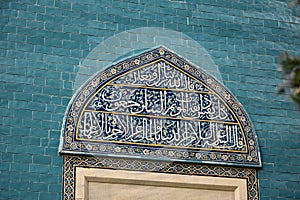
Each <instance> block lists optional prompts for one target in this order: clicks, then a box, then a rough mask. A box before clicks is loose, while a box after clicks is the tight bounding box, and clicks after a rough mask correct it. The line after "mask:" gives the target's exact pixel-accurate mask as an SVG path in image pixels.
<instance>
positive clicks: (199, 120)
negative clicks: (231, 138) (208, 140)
mask: <svg viewBox="0 0 300 200" xmlns="http://www.w3.org/2000/svg"><path fill="white" fill-rule="evenodd" d="M84 111H86V112H99V113H105V114H115V115H129V116H135V117H150V118H158V119H172V120H184V121H195V122H213V123H219V124H238V125H240V123H238V122H228V121H219V120H204V119H194V118H191V117H186V118H176V117H168V116H155V115H146V114H131V113H124V112H107V111H99V110H84Z"/></svg>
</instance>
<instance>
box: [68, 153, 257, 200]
mask: <svg viewBox="0 0 300 200" xmlns="http://www.w3.org/2000/svg"><path fill="white" fill-rule="evenodd" d="M76 167H88V168H103V169H117V170H118V169H119V170H135V171H148V172H149V171H150V172H151V171H152V172H160V173H172V174H185V175H195V176H197V175H199V176H215V177H229V178H243V179H246V180H247V193H248V199H249V200H258V199H259V190H258V179H257V170H256V169H255V168H240V167H231V166H214V165H202V164H201V165H200V164H192V163H178V162H163V161H153V160H140V159H139V160H137V159H125V158H112V157H92V156H73V155H64V169H63V174H64V176H63V177H64V178H63V188H64V189H63V199H64V200H71V199H75V183H76V177H75V173H76Z"/></svg>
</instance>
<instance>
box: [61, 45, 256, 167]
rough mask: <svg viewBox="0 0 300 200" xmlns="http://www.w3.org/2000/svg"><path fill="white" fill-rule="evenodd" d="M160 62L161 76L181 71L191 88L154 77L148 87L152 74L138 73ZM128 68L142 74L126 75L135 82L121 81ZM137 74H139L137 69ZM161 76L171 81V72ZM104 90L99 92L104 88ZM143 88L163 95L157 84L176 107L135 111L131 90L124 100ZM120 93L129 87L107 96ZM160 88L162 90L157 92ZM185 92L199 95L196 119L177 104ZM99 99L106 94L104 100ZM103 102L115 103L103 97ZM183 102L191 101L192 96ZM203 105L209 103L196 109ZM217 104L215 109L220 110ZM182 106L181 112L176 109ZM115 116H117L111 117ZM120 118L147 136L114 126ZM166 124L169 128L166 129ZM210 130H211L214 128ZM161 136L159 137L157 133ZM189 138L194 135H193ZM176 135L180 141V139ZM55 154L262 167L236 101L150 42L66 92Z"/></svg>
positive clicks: (209, 78) (246, 120) (248, 125)
mask: <svg viewBox="0 0 300 200" xmlns="http://www.w3.org/2000/svg"><path fill="white" fill-rule="evenodd" d="M159 65H165V66H163V67H162V68H163V69H164V70H167V71H168V73H165V75H164V78H165V79H167V76H168V75H169V74H173V77H174V79H175V78H176V77H178V76H181V77H182V76H184V79H186V80H188V81H186V83H185V84H186V85H188V84H190V83H192V84H191V85H192V88H190V87H188V86H184V87H183V86H179V87H177V88H176V87H171V86H170V84H169V85H166V86H164V87H160V86H159V84H156V85H155V87H152V85H153V84H152V83H151V81H150V82H149V80H150V79H151V78H148V79H147V78H145V77H146V76H152V75H153V74H154V75H155V76H157V74H159V73H160V72H158V71H155V70H157V68H158V67H159ZM153 66H154V67H153ZM157 66H158V67H157ZM155 67H156V68H155ZM142 70H144V71H142ZM151 70H154V71H153V72H152V71H151ZM149 71H150V73H149ZM134 73H136V74H139V77H142V78H139V80H138V78H136V77H134V78H133V79H134V83H136V84H134V83H132V80H129V81H128V77H133V75H132V74H134ZM141 73H145V74H142V75H140V74H141ZM134 76H136V75H134ZM146 79H147V80H148V82H147V80H146ZM145 80H146V81H145ZM130 81H131V82H130ZM162 81H163V80H162ZM167 81H172V79H170V80H167ZM145 82H146V83H145ZM142 83H143V84H144V85H143V84H142ZM173 85H174V84H173ZM182 85H184V84H182ZM128 88H129V89H128ZM103 91H104V92H105V94H103ZM133 91H134V92H135V93H134V95H130V94H131V93H132V92H133ZM147 91H148V92H149V91H150V93H151V94H150V93H149V96H151V95H152V97H153V96H154V97H153V98H156V99H157V98H160V97H159V96H161V95H162V94H163V93H162V91H163V92H164V95H165V97H164V99H168V100H170V101H173V100H174V99H175V100H176V101H177V102H176V103H177V106H176V107H174V108H172V109H173V111H172V112H173V115H172V113H171V111H170V110H168V112H167V109H165V111H164V114H162V113H163V112H161V113H160V115H159V116H157V115H156V112H157V111H153V108H154V106H153V107H151V108H150V109H149V110H150V111H149V110H148V111H147V112H144V111H143V112H142V111H141V110H142V108H143V109H144V108H145V107H147V105H143V107H142V106H140V107H139V108H138V107H137V106H132V105H128V104H129V103H128V102H129V100H128V99H130V98H132V96H133V97H134V98H135V99H133V100H132V99H130V100H131V102H133V103H135V104H137V103H138V101H140V100H138V98H144V99H145V98H146V97H143V95H147V94H148V93H147ZM125 92H127V93H129V95H128V97H126V98H125V99H121V98H120V99H119V101H117V100H116V99H109V98H111V97H109V96H110V95H113V94H114V93H118V94H121V93H125ZM137 92H138V93H137ZM159 92H161V93H160V94H159ZM140 94H143V95H140ZM101 95H102V96H101ZM105 95H106V96H105ZM139 95H140V96H139ZM172 95H173V96H172ZM189 95H190V96H189ZM197 95H199V96H197ZM103 96H105V97H103ZM180 96H182V101H178V98H179V97H180ZM184 96H189V97H190V98H194V99H197V101H199V102H204V105H199V106H198V107H200V109H201V110H199V108H198V116H197V117H196V118H195V117H194V118H193V117H192V115H191V114H190V113H191V112H189V110H185V108H184V107H183V105H182V104H184V102H185V101H186V100H185V99H184ZM101 98H102V99H101ZM105 98H107V100H106V101H103V99H105ZM186 98H187V97H186ZM109 101H113V102H115V103H114V104H112V103H111V104H109ZM143 101H144V100H143ZM154 101H155V99H151V101H149V102H150V103H153V102H154ZM120 102H123V103H122V106H123V107H122V106H120V105H121V103H120ZM124 102H125V103H124ZM161 102H162V100H161ZM178 102H179V103H178ZM146 104H147V103H146ZM180 104H181V105H180ZM190 104H191V105H192V104H193V102H191V103H190ZM210 104H211V105H212V104H214V106H210V107H209V106H207V105H210ZM104 105H106V106H107V107H106V109H104ZM112 105H118V106H119V107H122V109H114V111H112V110H113V109H112V108H111V106H112ZM178 105H179V106H178ZM193 105H194V104H193ZM155 106H157V105H155ZM167 106H169V107H168V109H169V108H170V107H172V106H173V104H168V105H167ZM180 106H181V107H180ZM196 106H197V105H196ZM201 106H202V107H201ZM206 106H207V107H208V108H205V109H204V110H203V108H204V107H206ZM165 107H166V106H165ZM217 107H219V111H218V112H219V115H215V114H212V113H216V112H215V111H214V112H212V109H215V108H217ZM220 107H222V108H221V109H220ZM108 108H109V109H108ZM125 108H126V109H125ZM134 109H135V110H134ZM138 109H140V110H138ZM137 110H138V111H137ZM174 110H175V111H174ZM220 110H222V113H223V115H225V117H224V116H221V114H220V113H221V111H220ZM184 111H185V112H186V113H184V114H182V113H183V112H184ZM151 112H152V113H151ZM174 112H175V114H174ZM170 113H171V114H170ZM178 113H179V114H178ZM195 113H197V112H195ZM199 113H200V114H199ZM203 113H204V114H203ZM190 115H191V116H190ZM174 116H175V117H174ZM186 116H187V117H186ZM116 120H118V121H117V122H116ZM151 120H152V121H154V122H152V121H151ZM103 122H104V123H106V125H105V126H106V129H105V131H104V130H103V129H104V125H102V126H101V123H103ZM151 123H152V124H154V125H152V127H154V128H152V129H155V131H153V130H150V129H151V128H149V126H150V125H151ZM155 123H163V126H164V127H163V128H162V127H160V126H158V125H157V124H155ZM120 124H121V125H122V126H123V127H124V124H135V125H134V126H133V125H131V126H132V127H131V128H136V129H139V130H141V128H143V129H147V130H146V131H144V135H145V134H148V136H143V138H141V137H142V136H141V133H139V135H138V139H136V138H134V136H133V135H135V134H134V133H133V131H131V132H130V131H128V130H129V127H127V131H126V130H125V129H126V128H123V130H121V128H120ZM144 124H146V125H144ZM117 126H119V127H117ZM147 126H148V128H147ZM167 126H168V127H171V128H166V127H167ZM116 127H117V128H116ZM145 127H146V128H145ZM156 127H160V129H159V130H158V131H157V128H156ZM184 128H185V129H189V128H190V130H188V131H185V132H184V131H183V129H184ZM112 129H114V131H112ZM213 129H215V130H216V131H213ZM108 130H109V131H108ZM130 130H131V129H130ZM149 130H150V131H149ZM191 130H193V133H191V135H190V136H187V135H186V136H184V134H187V132H191ZM202 130H205V131H206V133H201V131H202ZM180 131H181V132H180ZM149 132H160V135H155V136H151V134H152V133H151V134H149ZM130 134H131V135H130ZM163 134H165V135H163ZM176 134H177V136H176ZM128 135H129V136H128ZM149 135H150V137H155V139H154V138H149ZM162 137H165V138H164V139H162ZM175 137H177V140H176V141H175V140H174V138H175ZM128 138H129V139H128ZM170 138H171V139H170ZM190 138H194V139H193V141H192V139H190ZM183 139H184V140H185V141H184V142H182V143H180V141H182V140H183ZM60 153H65V154H81V155H101V156H105V155H113V156H116V157H120V156H121V157H124V156H125V157H128V158H143V159H156V160H164V161H181V162H193V163H205V164H221V165H236V166H251V167H260V166H261V161H260V153H259V149H258V142H257V138H256V135H255V131H254V129H253V126H252V124H251V121H250V119H249V117H248V115H247V114H246V112H245V110H244V109H243V107H242V105H241V104H240V103H239V102H238V101H237V100H236V99H235V98H234V96H233V95H232V94H231V93H230V92H229V91H228V90H227V89H226V88H225V87H224V86H223V85H222V84H220V83H219V82H218V81H217V80H216V79H214V78H213V77H212V76H210V75H209V74H207V73H205V72H204V71H202V70H201V69H199V68H198V67H197V66H194V65H193V64H191V63H189V62H188V61H187V60H185V59H184V58H182V57H180V56H178V55H177V54H175V53H174V52H172V51H170V50H168V49H166V48H165V47H158V48H155V49H153V50H150V51H148V52H145V53H142V54H140V55H137V56H133V57H131V58H128V59H126V60H124V61H121V62H119V63H117V64H115V65H112V66H111V67H109V68H107V69H105V70H104V71H103V72H100V73H99V74H97V75H96V76H95V77H93V78H92V79H91V80H90V81H88V82H87V83H86V84H85V85H84V86H83V87H82V89H81V90H80V91H79V92H78V93H77V95H76V96H75V97H74V98H73V100H72V102H71V104H70V106H69V109H68V111H67V114H66V119H65V122H64V126H63V131H62V139H61V144H60Z"/></svg>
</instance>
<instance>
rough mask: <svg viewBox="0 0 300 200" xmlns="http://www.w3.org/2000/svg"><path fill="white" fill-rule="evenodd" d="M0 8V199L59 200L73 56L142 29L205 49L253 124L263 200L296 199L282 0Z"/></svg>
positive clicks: (297, 138)
mask: <svg viewBox="0 0 300 200" xmlns="http://www.w3.org/2000/svg"><path fill="white" fill-rule="evenodd" d="M0 15H1V17H0V91H1V92H0V125H1V126H0V149H1V150H0V162H1V164H0V170H1V171H0V199H30V200H32V199H41V200H46V199H51V200H53V199H60V198H61V187H62V157H60V156H59V155H58V153H57V152H58V145H59V137H60V129H61V123H62V121H63V117H64V112H65V110H66V107H67V104H68V102H69V101H70V99H71V97H72V95H73V92H74V91H73V86H74V82H75V79H76V75H77V72H78V70H79V66H80V62H81V61H82V60H83V59H85V58H86V57H87V55H88V54H89V53H90V52H91V51H92V50H93V49H94V48H95V47H96V46H97V45H99V44H100V43H101V42H103V41H104V40H105V39H107V38H109V37H111V36H113V35H114V34H117V33H121V32H123V31H128V30H131V29H134V28H141V27H160V28H167V29H171V30H175V31H179V32H183V33H184V34H186V35H187V36H189V37H191V38H192V39H194V40H195V41H197V42H198V43H199V44H200V45H202V46H203V47H204V48H205V49H206V50H207V52H208V53H209V54H210V56H211V58H212V60H213V62H214V63H215V64H216V65H217V66H218V67H219V71H220V73H221V76H222V78H223V82H224V84H225V85H226V86H227V87H228V88H229V89H230V90H231V92H232V93H233V94H234V95H235V96H236V97H237V98H238V100H239V101H240V102H241V103H242V104H243V106H244V107H245V109H246V110H247V112H248V113H249V116H250V118H251V119H252V121H253V124H254V127H255V129H256V132H257V135H258V139H259V143H260V149H261V153H262V161H263V168H262V169H260V170H259V180H260V195H261V199H263V200H271V199H272V200H273V199H300V145H299V143H300V112H298V111H297V110H296V107H295V106H294V105H293V104H292V103H291V102H290V100H288V99H287V98H285V97H284V96H278V95H277V94H276V89H277V85H278V84H279V83H280V82H281V73H280V72H278V71H277V69H278V67H277V66H278V62H279V55H280V54H281V53H282V52H284V51H290V52H291V53H292V54H300V51H299V49H300V24H299V21H298V20H299V19H298V18H297V17H296V16H297V13H296V11H295V10H293V9H291V8H290V7H289V6H288V1H275V0H261V1H252V0H251V1H250V0H242V1H231V0H229V1H228V0H205V1H202V0H201V1H199V0H128V1H121V0H99V1H98V0H97V1H96V0H85V1H81V0H38V1H31V0H22V1H21V0H0ZM135 39H137V40H139V38H135ZM140 40H141V41H140V42H141V43H142V42H143V40H144V42H145V40H147V35H146V36H145V37H144V38H140ZM174 43H176V41H174ZM120 45H123V46H124V45H125V46H126V45H128V46H129V48H130V45H129V44H122V42H120ZM178 53H180V52H178Z"/></svg>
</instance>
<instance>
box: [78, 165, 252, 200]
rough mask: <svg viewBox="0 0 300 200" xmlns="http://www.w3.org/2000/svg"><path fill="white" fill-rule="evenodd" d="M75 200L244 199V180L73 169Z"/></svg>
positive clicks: (245, 197) (245, 186)
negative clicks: (74, 175) (74, 170)
mask: <svg viewBox="0 0 300 200" xmlns="http://www.w3.org/2000/svg"><path fill="white" fill-rule="evenodd" d="M75 197H76V200H87V199H89V200H127V199H130V200H139V199H141V200H152V199H155V200H157V199H158V200H159V199H164V200H168V199H170V200H181V199H183V200H207V199H209V200H210V199H211V200H232V199H234V200H246V199H247V182H246V179H239V178H224V177H211V176H193V175H181V174H166V173H155V172H138V171H125V170H109V169H97V168H80V167H78V168H76V186H75Z"/></svg>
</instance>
